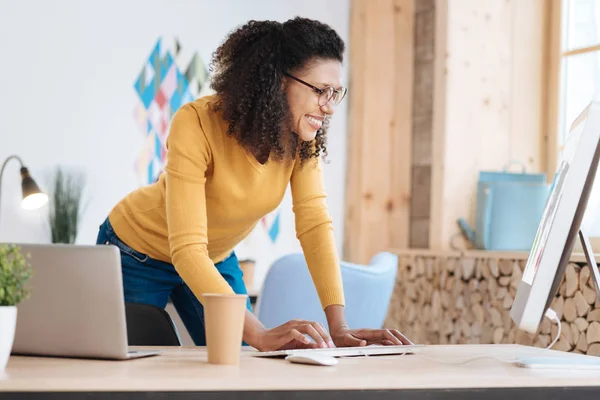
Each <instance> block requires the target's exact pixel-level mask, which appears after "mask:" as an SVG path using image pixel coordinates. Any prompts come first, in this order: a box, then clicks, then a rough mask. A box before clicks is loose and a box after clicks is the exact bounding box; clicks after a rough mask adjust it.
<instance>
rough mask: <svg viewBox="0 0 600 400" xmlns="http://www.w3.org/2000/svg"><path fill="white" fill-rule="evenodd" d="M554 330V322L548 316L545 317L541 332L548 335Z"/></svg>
mask: <svg viewBox="0 0 600 400" xmlns="http://www.w3.org/2000/svg"><path fill="white" fill-rule="evenodd" d="M551 332H552V322H550V320H549V319H548V318H544V319H543V320H542V323H541V324H540V333H542V334H544V335H548V334H550V333H551Z"/></svg>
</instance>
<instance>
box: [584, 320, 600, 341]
mask: <svg viewBox="0 0 600 400" xmlns="http://www.w3.org/2000/svg"><path fill="white" fill-rule="evenodd" d="M585 339H586V340H587V343H588V345H591V344H592V343H600V322H596V321H594V322H592V323H591V324H590V326H588V328H587V331H586V333H585Z"/></svg>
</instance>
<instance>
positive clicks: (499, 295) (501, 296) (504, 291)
mask: <svg viewBox="0 0 600 400" xmlns="http://www.w3.org/2000/svg"><path fill="white" fill-rule="evenodd" d="M507 294H508V288H506V287H500V288H498V292H496V300H504V298H505V297H506V295H507Z"/></svg>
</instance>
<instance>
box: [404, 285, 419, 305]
mask: <svg viewBox="0 0 600 400" xmlns="http://www.w3.org/2000/svg"><path fill="white" fill-rule="evenodd" d="M406 296H407V297H408V298H409V299H411V300H412V301H416V300H417V285H416V284H415V283H414V281H413V282H412V283H409V284H408V285H406Z"/></svg>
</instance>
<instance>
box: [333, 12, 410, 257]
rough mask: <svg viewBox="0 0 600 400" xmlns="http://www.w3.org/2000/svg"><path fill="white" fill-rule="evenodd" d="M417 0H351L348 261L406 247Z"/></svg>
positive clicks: (346, 221)
mask: <svg viewBox="0 0 600 400" xmlns="http://www.w3.org/2000/svg"><path fill="white" fill-rule="evenodd" d="M413 20H414V4H413V0H368V1H367V0H353V1H352V2H351V28H350V30H351V35H350V60H351V61H350V62H351V63H350V90H351V92H350V94H349V101H350V105H349V107H350V113H349V127H350V129H349V131H350V138H349V141H348V143H349V145H348V146H349V147H348V154H349V157H348V174H347V181H346V188H347V189H346V220H345V235H344V259H346V260H349V261H354V262H362V263H366V262H368V261H369V260H370V258H371V257H372V256H373V255H375V253H377V252H379V251H383V250H386V249H389V248H390V247H406V246H407V245H408V231H409V207H410V165H411V164H410V155H411V148H412V147H411V129H412V128H411V127H412V122H411V120H412V118H411V113H412V107H411V103H412V81H413V76H412V65H413V37H414V35H413V30H414V29H413Z"/></svg>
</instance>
